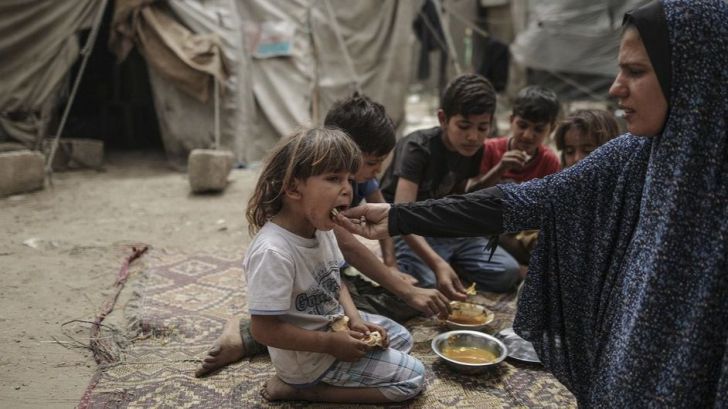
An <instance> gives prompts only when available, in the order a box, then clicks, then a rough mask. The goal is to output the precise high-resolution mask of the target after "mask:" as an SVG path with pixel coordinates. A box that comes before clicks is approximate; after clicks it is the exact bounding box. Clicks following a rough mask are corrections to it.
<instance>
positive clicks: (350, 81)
mask: <svg viewBox="0 0 728 409" xmlns="http://www.w3.org/2000/svg"><path fill="white" fill-rule="evenodd" d="M324 1H330V0H321V1H318V0H295V1H283V0H273V1H271V0H248V1H245V2H241V6H240V12H241V15H242V19H243V21H244V22H247V25H248V26H249V28H250V26H253V27H254V26H260V25H261V24H263V23H266V22H286V23H288V24H292V25H293V26H294V27H295V31H294V33H295V34H294V36H293V41H292V42H293V47H292V52H291V55H290V56H289V57H273V58H253V78H254V81H253V84H254V85H253V93H254V96H255V100H256V112H257V115H256V117H257V119H258V121H259V128H258V134H257V146H256V148H255V152H251V157H252V158H253V159H255V160H259V159H260V158H261V157H262V156H263V154H264V153H265V152H267V150H268V149H269V148H270V146H272V145H273V144H274V143H275V142H276V141H277V140H278V139H279V138H280V136H281V135H286V134H288V133H290V132H291V131H292V130H294V129H295V128H296V127H297V126H300V125H310V124H320V123H321V122H322V121H323V117H324V116H325V114H326V111H327V110H328V109H329V107H330V106H331V105H332V104H333V103H334V102H335V101H336V100H339V99H343V98H345V97H347V96H349V95H350V94H351V93H352V92H353V91H354V90H355V89H356V87H355V81H356V80H359V82H360V84H359V85H360V86H361V88H362V90H363V92H364V93H365V94H366V95H368V96H369V97H371V98H372V99H373V100H375V101H378V102H380V103H382V104H383V105H384V106H385V108H386V110H387V113H388V114H389V115H390V116H391V117H392V119H393V120H394V121H395V123H402V122H404V105H405V98H406V95H407V87H408V85H409V82H410V64H411V53H410V52H409V50H411V48H412V45H413V41H414V36H413V35H412V32H411V25H412V20H413V18H414V13H415V10H416V9H415V7H416V6H417V3H416V2H392V1H387V0H377V1H374V0H371V1H366V2H361V1H346V2H343V1H330V5H331V8H332V9H333V12H334V15H335V18H336V19H337V22H338V24H337V26H338V27H339V29H340V31H341V36H342V37H343V40H344V43H345V45H346V47H347V50H348V52H349V54H350V56H351V58H352V59H353V63H354V67H355V69H356V78H353V77H352V74H351V73H350V71H349V69H348V68H347V66H346V64H345V60H344V55H343V52H342V50H341V45H340V44H339V43H338V41H337V39H336V35H335V31H334V25H333V24H332V22H331V21H330V18H329V15H328V13H327V11H326V4H325V3H324ZM250 33H255V30H254V29H249V30H247V31H246V34H247V35H246V42H247V43H250V41H251V40H252V38H251V37H252V35H251V34H250ZM403 50H404V51H405V52H403Z"/></svg>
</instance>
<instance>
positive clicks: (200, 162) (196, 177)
mask: <svg viewBox="0 0 728 409" xmlns="http://www.w3.org/2000/svg"><path fill="white" fill-rule="evenodd" d="M233 163H234V157H233V153H232V152H230V151H224V150H213V149H194V150H192V152H190V156H189V158H188V159H187V175H188V177H189V180H190V188H192V192H194V193H203V192H220V191H222V190H224V189H225V187H227V184H228V180H227V178H228V175H229V174H230V170H231V169H232V167H233Z"/></svg>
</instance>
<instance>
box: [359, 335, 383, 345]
mask: <svg viewBox="0 0 728 409" xmlns="http://www.w3.org/2000/svg"><path fill="white" fill-rule="evenodd" d="M362 341H364V342H365V343H366V344H367V345H369V347H371V348H374V347H383V346H384V345H383V342H384V338H382V334H380V333H379V331H373V332H370V333H369V336H368V337H366V338H364V339H363V340H362Z"/></svg>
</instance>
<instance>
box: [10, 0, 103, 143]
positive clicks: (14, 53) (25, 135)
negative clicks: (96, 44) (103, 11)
mask: <svg viewBox="0 0 728 409" xmlns="http://www.w3.org/2000/svg"><path fill="white" fill-rule="evenodd" d="M100 5H101V2H98V1H95V0H78V1H61V2H56V1H27V0H4V1H2V2H0V16H2V18H0V56H1V62H0V81H2V82H1V84H2V86H1V87H0V89H2V92H0V135H2V136H3V137H4V138H0V139H8V138H9V139H11V140H15V141H18V142H21V143H23V144H24V145H26V146H28V147H31V148H38V147H39V142H40V140H39V139H40V137H42V136H44V135H45V134H46V133H47V132H48V129H47V126H48V123H49V118H48V116H49V114H50V112H51V109H52V107H53V105H54V104H55V103H56V102H57V98H58V94H59V92H60V91H61V89H62V87H63V86H64V85H65V79H66V76H67V74H68V71H69V70H70V68H71V66H72V65H73V63H74V62H75V61H76V60H77V58H78V55H79V51H80V46H79V41H78V35H77V33H78V32H79V31H81V30H84V29H88V28H90V24H91V22H92V21H93V19H94V17H95V16H96V15H97V14H98V12H99V7H100Z"/></svg>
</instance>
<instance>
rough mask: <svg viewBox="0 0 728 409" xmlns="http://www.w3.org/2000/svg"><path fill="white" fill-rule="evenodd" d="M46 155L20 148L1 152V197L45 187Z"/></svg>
mask: <svg viewBox="0 0 728 409" xmlns="http://www.w3.org/2000/svg"><path fill="white" fill-rule="evenodd" d="M44 165H45V157H44V156H43V154H41V153H40V152H34V151H29V150H19V151H13V152H2V153H0V197H4V196H10V195H14V194H18V193H24V192H31V191H33V190H38V189H42V188H43V180H44V177H45V171H44V167H45V166H44Z"/></svg>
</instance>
